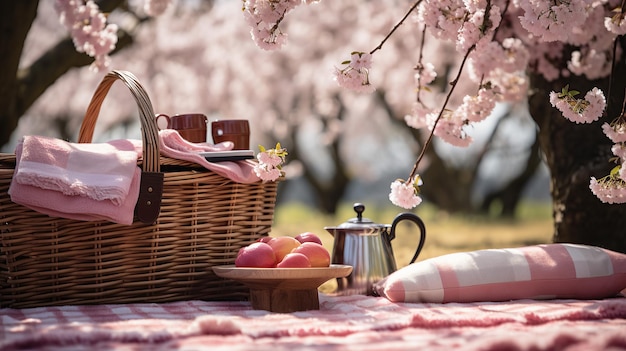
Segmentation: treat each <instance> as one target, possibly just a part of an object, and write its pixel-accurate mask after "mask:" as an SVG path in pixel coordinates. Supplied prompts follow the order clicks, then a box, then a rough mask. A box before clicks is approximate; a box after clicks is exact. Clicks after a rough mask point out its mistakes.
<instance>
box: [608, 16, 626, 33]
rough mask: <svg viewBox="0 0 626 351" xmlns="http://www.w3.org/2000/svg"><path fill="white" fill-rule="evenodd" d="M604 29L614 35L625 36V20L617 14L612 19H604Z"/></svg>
mask: <svg viewBox="0 0 626 351" xmlns="http://www.w3.org/2000/svg"><path fill="white" fill-rule="evenodd" d="M604 27H605V28H606V30H608V31H609V32H611V33H613V34H616V35H624V34H626V20H625V18H624V14H623V13H621V12H619V13H617V14H616V15H614V16H613V17H605V18H604Z"/></svg>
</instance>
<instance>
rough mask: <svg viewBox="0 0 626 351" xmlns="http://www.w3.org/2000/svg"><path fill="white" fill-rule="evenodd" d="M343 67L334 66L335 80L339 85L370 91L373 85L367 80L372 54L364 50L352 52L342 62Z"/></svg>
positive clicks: (364, 91) (363, 91)
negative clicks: (347, 59) (348, 57)
mask: <svg viewBox="0 0 626 351" xmlns="http://www.w3.org/2000/svg"><path fill="white" fill-rule="evenodd" d="M342 65H344V67H343V68H338V67H335V73H334V76H335V81H336V82H337V84H339V85H340V86H342V87H344V88H347V89H350V90H353V91H356V92H360V93H371V92H373V91H374V86H373V85H372V84H371V83H370V80H369V69H370V68H371V67H372V55H371V54H369V53H365V52H353V53H352V56H351V57H350V60H349V61H344V62H342Z"/></svg>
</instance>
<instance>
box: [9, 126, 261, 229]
mask: <svg viewBox="0 0 626 351" xmlns="http://www.w3.org/2000/svg"><path fill="white" fill-rule="evenodd" d="M159 142H160V151H161V154H162V155H164V156H167V157H171V158H175V159H180V160H186V161H189V162H194V163H197V164H199V165H201V166H203V167H205V168H207V169H209V170H211V171H213V172H215V173H217V174H220V175H222V176H224V177H226V178H228V179H231V180H232V181H235V182H239V183H254V182H257V181H259V180H260V179H259V177H258V176H257V175H256V174H255V173H254V163H252V162H250V161H247V160H244V161H236V162H219V163H215V162H208V161H207V160H206V159H205V158H204V157H203V156H200V155H199V152H213V151H226V150H231V149H232V148H233V144H232V143H231V142H223V143H219V144H216V145H211V144H206V143H190V142H188V141H187V140H185V139H183V138H182V137H181V136H180V134H179V133H178V132H177V131H176V130H172V129H166V130H162V131H160V132H159ZM141 154H142V145H141V140H126V139H121V140H114V141H111V142H108V143H103V144H77V143H69V142H65V141H62V140H59V139H52V138H47V137H40V136H27V137H25V138H24V140H23V141H22V142H21V143H20V144H18V146H17V148H16V150H15V155H16V160H17V164H16V168H15V169H16V171H15V174H14V176H13V179H12V180H11V185H10V188H9V195H10V196H11V200H12V201H13V202H15V203H18V204H21V205H23V206H26V207H28V208H30V209H33V210H35V211H38V212H40V213H44V214H47V215H50V216H55V217H62V218H69V219H75V220H82V221H98V220H108V221H111V222H115V223H120V224H129V225H130V224H132V223H133V216H134V208H135V205H136V203H137V199H138V197H139V185H140V184H139V183H140V178H141V169H140V168H139V167H137V158H138V157H139V156H140V155H141Z"/></svg>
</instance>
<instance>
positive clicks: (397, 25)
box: [370, 0, 422, 55]
mask: <svg viewBox="0 0 626 351" xmlns="http://www.w3.org/2000/svg"><path fill="white" fill-rule="evenodd" d="M421 3H422V0H417V1H416V2H415V3H414V4H413V5H412V6H411V7H410V8H409V10H408V11H407V13H405V14H404V17H402V19H401V20H400V22H398V23H396V25H395V26H393V28H392V29H391V31H390V32H389V33H388V34H387V36H385V38H383V40H382V41H381V42H380V44H378V46H377V47H375V48H374V49H372V51H370V55H371V54H373V53H375V52H376V51H378V50H380V49H382V48H383V45H384V44H385V42H387V40H388V39H389V38H391V36H392V35H393V33H394V32H395V31H396V30H397V29H398V28H400V26H401V25H402V24H404V21H405V20H406V19H407V18H408V17H409V15H410V14H411V12H413V11H414V10H415V9H416V8H417V7H418V6H419V4H421Z"/></svg>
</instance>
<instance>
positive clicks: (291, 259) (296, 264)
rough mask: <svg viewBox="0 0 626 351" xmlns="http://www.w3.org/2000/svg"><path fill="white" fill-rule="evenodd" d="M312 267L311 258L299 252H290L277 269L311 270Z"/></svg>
mask: <svg viewBox="0 0 626 351" xmlns="http://www.w3.org/2000/svg"><path fill="white" fill-rule="evenodd" d="M309 267H311V262H310V261H309V258H308V257H306V256H305V255H304V254H301V253H298V252H290V253H288V254H286V255H285V257H283V260H282V261H280V262H279V263H278V264H277V265H276V268H309Z"/></svg>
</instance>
